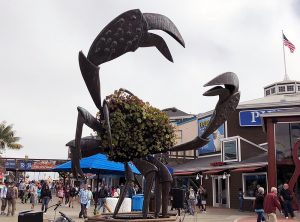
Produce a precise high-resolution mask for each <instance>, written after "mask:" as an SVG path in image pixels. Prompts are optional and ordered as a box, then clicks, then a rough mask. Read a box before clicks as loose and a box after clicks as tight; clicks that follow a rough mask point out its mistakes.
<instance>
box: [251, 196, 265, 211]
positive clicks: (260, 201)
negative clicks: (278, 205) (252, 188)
mask: <svg viewBox="0 0 300 222" xmlns="http://www.w3.org/2000/svg"><path fill="white" fill-rule="evenodd" d="M264 198H265V197H264V195H262V194H257V195H256V199H255V206H254V208H255V209H264Z"/></svg>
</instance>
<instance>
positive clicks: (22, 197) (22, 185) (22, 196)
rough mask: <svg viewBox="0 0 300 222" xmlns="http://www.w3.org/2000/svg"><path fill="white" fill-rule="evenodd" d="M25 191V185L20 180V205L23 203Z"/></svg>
mask: <svg viewBox="0 0 300 222" xmlns="http://www.w3.org/2000/svg"><path fill="white" fill-rule="evenodd" d="M25 190H26V185H25V183H24V181H23V180H21V182H20V184H19V192H20V199H21V203H22V204H23V203H24V196H25Z"/></svg>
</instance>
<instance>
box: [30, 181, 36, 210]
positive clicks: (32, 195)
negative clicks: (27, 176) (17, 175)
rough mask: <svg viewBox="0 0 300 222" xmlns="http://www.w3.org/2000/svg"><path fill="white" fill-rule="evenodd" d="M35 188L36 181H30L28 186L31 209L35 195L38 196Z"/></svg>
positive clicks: (34, 201) (34, 203) (34, 202)
mask: <svg viewBox="0 0 300 222" xmlns="http://www.w3.org/2000/svg"><path fill="white" fill-rule="evenodd" d="M37 190H38V188H37V183H36V182H35V181H32V182H31V185H30V188H29V193H30V203H31V209H34V206H35V205H36V204H37V197H38V191H37Z"/></svg>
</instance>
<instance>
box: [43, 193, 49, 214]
mask: <svg viewBox="0 0 300 222" xmlns="http://www.w3.org/2000/svg"><path fill="white" fill-rule="evenodd" d="M49 200H50V198H49V197H43V199H42V211H44V208H45V212H47V209H48V203H49Z"/></svg>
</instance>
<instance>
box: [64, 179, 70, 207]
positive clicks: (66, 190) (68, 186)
mask: <svg viewBox="0 0 300 222" xmlns="http://www.w3.org/2000/svg"><path fill="white" fill-rule="evenodd" d="M64 193H65V206H66V207H67V206H68V204H69V202H70V185H69V184H67V186H66V187H65V190H64Z"/></svg>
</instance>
